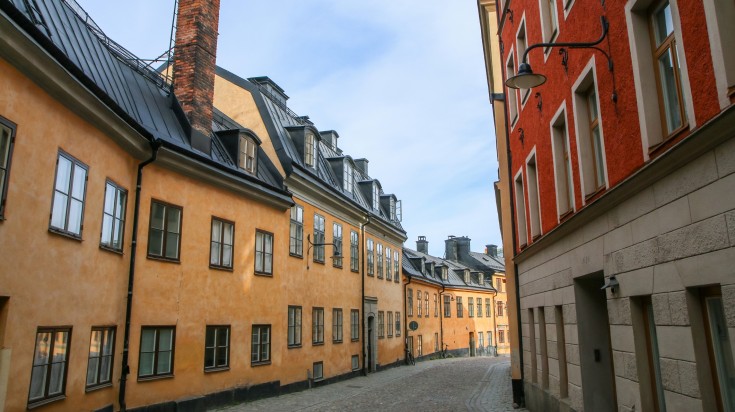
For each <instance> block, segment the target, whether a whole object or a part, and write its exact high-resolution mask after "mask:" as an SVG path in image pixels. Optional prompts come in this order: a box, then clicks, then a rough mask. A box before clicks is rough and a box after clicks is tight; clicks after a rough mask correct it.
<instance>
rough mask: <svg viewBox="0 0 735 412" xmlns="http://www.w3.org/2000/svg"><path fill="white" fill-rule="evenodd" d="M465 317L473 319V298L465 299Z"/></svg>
mask: <svg viewBox="0 0 735 412" xmlns="http://www.w3.org/2000/svg"><path fill="white" fill-rule="evenodd" d="M467 316H469V317H470V318H474V317H475V298H472V297H469V298H467Z"/></svg>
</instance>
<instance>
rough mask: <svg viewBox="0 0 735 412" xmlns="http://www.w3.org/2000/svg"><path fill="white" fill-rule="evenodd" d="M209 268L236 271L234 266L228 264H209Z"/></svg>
mask: <svg viewBox="0 0 735 412" xmlns="http://www.w3.org/2000/svg"><path fill="white" fill-rule="evenodd" d="M209 268H210V269H213V270H221V271H223V272H234V268H233V267H231V266H230V267H227V266H217V265H211V264H210V265H209Z"/></svg>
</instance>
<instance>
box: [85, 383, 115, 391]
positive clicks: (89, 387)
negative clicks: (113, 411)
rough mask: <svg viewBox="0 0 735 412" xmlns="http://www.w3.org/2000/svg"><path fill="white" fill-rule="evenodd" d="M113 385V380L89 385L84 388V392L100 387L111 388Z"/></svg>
mask: <svg viewBox="0 0 735 412" xmlns="http://www.w3.org/2000/svg"><path fill="white" fill-rule="evenodd" d="M111 387H112V382H107V383H100V384H97V385H92V386H87V387H86V388H84V392H85V393H89V392H94V391H96V390H99V389H105V388H111Z"/></svg>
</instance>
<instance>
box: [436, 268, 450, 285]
mask: <svg viewBox="0 0 735 412" xmlns="http://www.w3.org/2000/svg"><path fill="white" fill-rule="evenodd" d="M441 271H442V280H443V281H445V282H446V281H447V280H449V268H447V267H446V266H445V267H442V268H441ZM432 272H434V271H433V270H432ZM432 274H433V273H432Z"/></svg>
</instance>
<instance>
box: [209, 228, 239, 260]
mask: <svg viewBox="0 0 735 412" xmlns="http://www.w3.org/2000/svg"><path fill="white" fill-rule="evenodd" d="M234 237H235V224H234V223H232V222H229V221H227V220H222V219H218V218H216V217H212V244H211V247H210V251H209V265H210V266H212V267H216V268H226V269H232V249H233V242H234Z"/></svg>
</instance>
